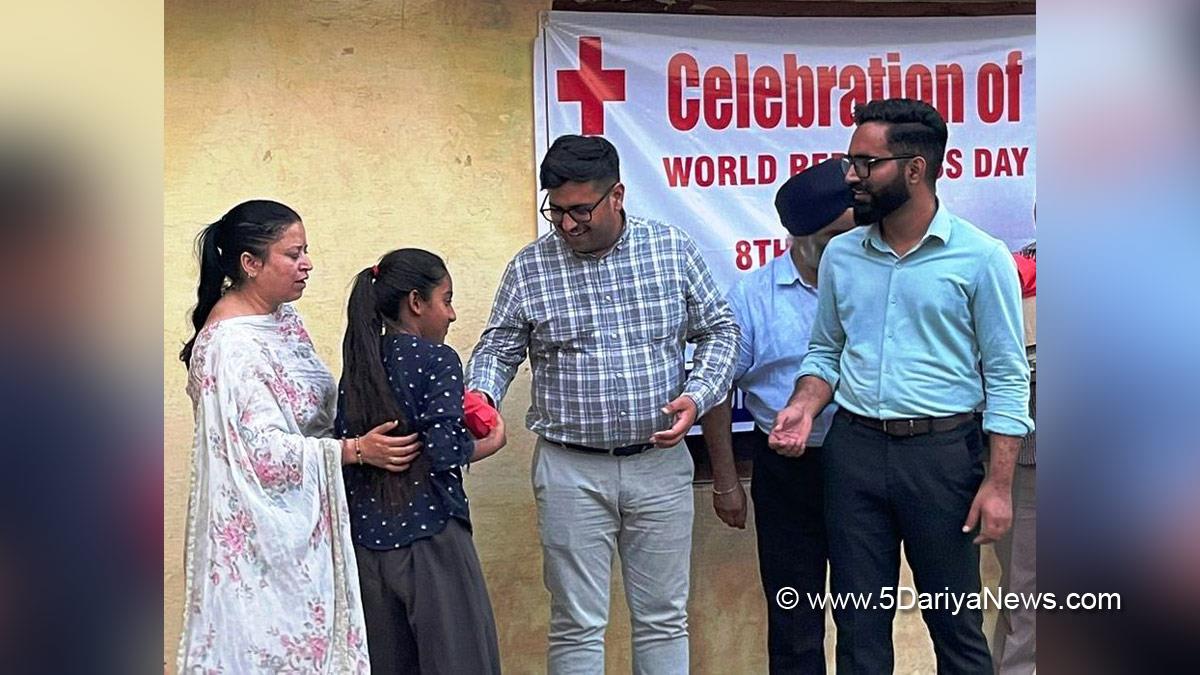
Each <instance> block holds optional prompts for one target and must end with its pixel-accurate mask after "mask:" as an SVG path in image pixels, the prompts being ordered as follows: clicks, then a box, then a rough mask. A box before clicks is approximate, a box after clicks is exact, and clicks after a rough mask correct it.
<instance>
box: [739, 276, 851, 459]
mask: <svg viewBox="0 0 1200 675" xmlns="http://www.w3.org/2000/svg"><path fill="white" fill-rule="evenodd" d="M727 300H728V301H729V306H730V308H731V309H733V316H734V318H736V319H737V322H738V325H739V326H740V327H741V329H742V335H741V338H740V339H739V341H738V361H737V367H736V368H735V369H734V371H733V384H734V386H736V387H737V388H739V389H741V390H742V391H743V392H745V394H746V398H745V401H746V410H748V411H749V412H750V415H751V416H752V417H753V418H754V423H755V424H756V425H758V428H759V429H761V430H762V431H763V432H764V433H770V432H771V427H772V426H774V425H775V415H776V414H777V413H778V412H779V411H780V409H782V408H783V407H784V406H785V405H787V402H788V399H789V398H790V397H791V395H792V389H793V388H794V387H795V384H796V373H797V372H799V370H800V361H801V359H803V358H804V353H805V352H806V351H807V350H808V337H809V332H810V331H811V329H812V325H813V318H814V317H815V316H816V314H817V291H816V289H815V288H813V287H812V286H809V285H808V284H806V283H804V280H803V279H801V278H800V273H799V272H798V271H797V270H796V265H795V263H793V262H792V257H791V255H790V254H788V253H785V254H783V255H781V256H779V257H777V258H775V259H774V260H772V261H771V262H769V263H767V264H766V266H764V267H763V268H761V269H758V270H755V271H753V272H751V273H750V274H747V275H746V276H744V277H742V279H741V280H740V281H738V283H737V284H736V285H734V287H733V289H731V290H730V291H729V296H728V298H727ZM836 410H837V406H834V405H829V406H827V407H826V408H825V410H824V411H823V412H822V413H821V414H820V415H819V416H818V417H817V418H816V419H815V420H813V428H812V433H811V434H810V435H809V437H808V444H809V445H810V446H814V447H815V446H819V445H821V444H822V443H823V442H824V441H825V433H826V432H827V431H829V425H830V424H831V423H832V421H833V413H834V412H835V411H836Z"/></svg>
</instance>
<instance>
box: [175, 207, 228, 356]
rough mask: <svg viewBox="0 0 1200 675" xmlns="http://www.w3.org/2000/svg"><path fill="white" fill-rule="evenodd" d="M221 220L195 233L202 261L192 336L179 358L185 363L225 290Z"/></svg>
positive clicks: (197, 252)
mask: <svg viewBox="0 0 1200 675" xmlns="http://www.w3.org/2000/svg"><path fill="white" fill-rule="evenodd" d="M220 225H221V221H217V222H215V223H213V224H212V225H209V226H208V227H206V228H204V230H203V231H201V232H200V234H199V235H197V236H196V257H197V258H198V259H199V260H200V285H199V286H198V287H197V288H196V306H195V308H193V309H192V328H193V330H194V332H193V333H192V338H191V339H190V340H188V341H187V343H186V344H184V345H183V349H182V350H181V351H180V352H179V360H180V361H183V364H184V366H188V367H190V366H191V365H192V347H194V346H195V345H196V336H197V335H198V334H199V333H200V329H201V328H203V327H204V322H205V321H208V315H209V314H211V313H212V310H213V307H215V306H216V304H217V301H218V300H220V299H221V295H222V294H223V293H224V291H225V272H224V271H223V270H222V269H221V250H220V248H219V246H218V244H217V237H218V236H219V235H220V229H219V228H220Z"/></svg>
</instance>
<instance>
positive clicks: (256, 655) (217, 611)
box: [178, 305, 370, 674]
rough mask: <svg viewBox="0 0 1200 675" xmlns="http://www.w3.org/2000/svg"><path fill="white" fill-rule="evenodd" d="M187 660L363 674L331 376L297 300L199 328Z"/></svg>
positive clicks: (192, 373)
mask: <svg viewBox="0 0 1200 675" xmlns="http://www.w3.org/2000/svg"><path fill="white" fill-rule="evenodd" d="M188 395H189V396H191V398H192V402H193V407H194V412H195V417H196V436H195V441H194V443H195V450H194V454H193V457H192V484H191V493H190V499H189V503H188V518H187V533H186V537H187V541H186V562H185V565H186V582H185V585H186V593H187V595H186V603H185V610H184V612H185V614H184V627H183V634H182V636H181V638H180V645H179V654H178V665H179V672H180V673H197V672H199V673H247V672H264V671H265V672H288V673H292V672H296V673H299V672H304V673H338V674H340V673H366V672H368V671H369V668H370V666H369V662H368V659H367V644H366V639H365V635H366V633H365V628H364V624H363V616H362V600H361V597H360V591H359V585H358V571H357V568H356V566H355V561H354V549H353V545H352V542H351V539H350V524H349V516H348V515H347V511H346V496H345V489H344V487H343V485H342V472H341V446H340V445H339V443H338V441H336V440H334V439H332V438H331V436H332V433H331V432H332V426H333V415H334V410H335V404H336V383H335V382H334V380H333V376H332V375H331V374H330V373H329V371H328V369H326V368H325V366H324V364H322V363H321V361H320V359H319V358H318V357H317V355H316V352H315V351H314V350H313V346H312V341H311V340H310V339H309V337H308V333H307V331H305V329H304V326H303V325H302V324H301V322H300V318H299V316H298V315H297V314H296V312H295V310H293V309H292V308H291V307H290V306H289V305H284V306H283V307H281V308H280V309H279V311H277V312H275V313H274V314H270V315H263V316H243V317H236V318H232V319H227V320H224V321H220V322H217V323H215V324H213V325H211V326H209V327H206V328H205V329H204V330H203V331H201V332H200V335H199V336H198V338H197V340H196V345H195V350H194V352H193V356H192V363H191V368H190V369H189V373H188Z"/></svg>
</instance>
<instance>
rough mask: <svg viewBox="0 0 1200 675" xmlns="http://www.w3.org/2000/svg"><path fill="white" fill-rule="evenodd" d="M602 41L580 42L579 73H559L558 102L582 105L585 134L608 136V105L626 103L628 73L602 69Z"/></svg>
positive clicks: (593, 39)
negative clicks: (606, 106) (605, 124)
mask: <svg viewBox="0 0 1200 675" xmlns="http://www.w3.org/2000/svg"><path fill="white" fill-rule="evenodd" d="M600 52H601V47H600V38H599V37H596V36H585V37H581V38H579V69H578V70H559V71H557V73H556V75H557V76H558V100H560V101H578V102H579V112H580V119H581V125H580V126H582V127H583V133H584V134H587V135H599V134H603V133H604V102H605V101H624V100H625V71H624V70H623V69H620V68H614V69H611V70H605V69H604V68H603V67H601V65H600Z"/></svg>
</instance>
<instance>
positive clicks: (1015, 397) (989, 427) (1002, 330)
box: [971, 245, 1033, 436]
mask: <svg viewBox="0 0 1200 675" xmlns="http://www.w3.org/2000/svg"><path fill="white" fill-rule="evenodd" d="M971 316H972V320H973V322H974V326H975V336H976V339H977V340H978V344H979V357H980V365H981V371H982V373H983V390H984V409H983V430H984V431H986V432H989V433H995V434H1004V435H1008V436H1024V435H1025V434H1028V433H1030V432H1032V431H1033V419H1032V418H1031V417H1030V416H1029V362H1028V361H1027V360H1026V358H1025V328H1024V319H1023V315H1022V312H1021V285H1020V281H1019V280H1018V279H1017V268H1016V265H1015V264H1014V263H1013V260H1012V256H1011V255H1010V254H1009V252H1008V251H1007V250H1005V249H1004V248H1003V246H1002V245H997V247H996V249H995V250H994V251H993V252H992V254H991V255H990V256H988V259H987V262H986V264H985V265H984V266H983V268H982V269H980V271H979V276H978V277H977V278H976V280H975V288H974V295H973V296H972V298H971Z"/></svg>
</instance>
